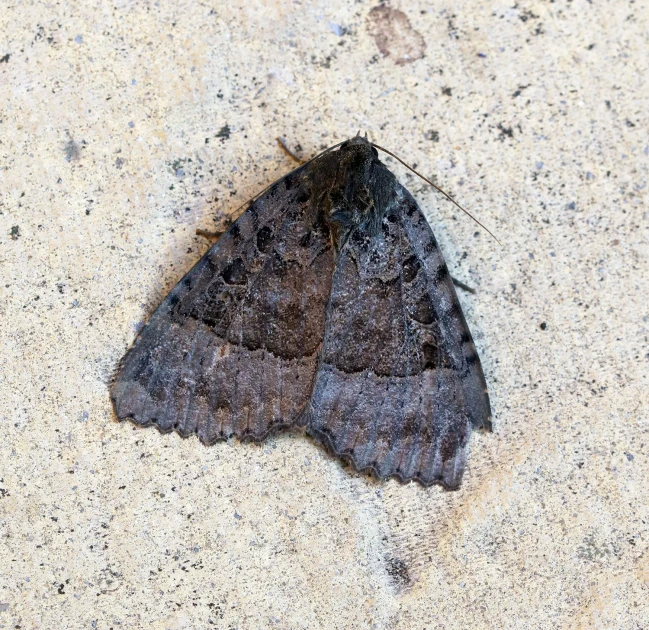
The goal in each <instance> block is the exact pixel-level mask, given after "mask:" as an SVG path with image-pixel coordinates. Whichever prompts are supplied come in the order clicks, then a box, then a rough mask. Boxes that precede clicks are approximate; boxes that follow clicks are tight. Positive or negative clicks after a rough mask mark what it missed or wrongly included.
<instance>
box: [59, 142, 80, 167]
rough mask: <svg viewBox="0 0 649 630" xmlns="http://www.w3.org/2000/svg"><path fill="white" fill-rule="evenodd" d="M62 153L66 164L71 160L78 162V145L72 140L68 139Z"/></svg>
mask: <svg viewBox="0 0 649 630" xmlns="http://www.w3.org/2000/svg"><path fill="white" fill-rule="evenodd" d="M63 151H64V153H65V159H66V160H67V161H68V162H71V161H72V160H78V159H79V156H80V155H81V151H80V150H79V145H78V144H77V143H76V142H75V141H74V140H73V139H72V138H70V141H69V142H68V143H67V144H66V145H65V147H64V148H63Z"/></svg>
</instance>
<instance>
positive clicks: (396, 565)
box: [385, 557, 410, 586]
mask: <svg viewBox="0 0 649 630" xmlns="http://www.w3.org/2000/svg"><path fill="white" fill-rule="evenodd" d="M385 561H386V563H387V571H388V575H389V576H390V577H391V578H392V579H393V580H394V581H395V582H396V583H397V584H398V585H399V586H408V585H409V584H410V573H409V571H408V566H407V565H406V563H405V562H404V561H403V560H400V559H399V558H390V557H387V558H386V559H385Z"/></svg>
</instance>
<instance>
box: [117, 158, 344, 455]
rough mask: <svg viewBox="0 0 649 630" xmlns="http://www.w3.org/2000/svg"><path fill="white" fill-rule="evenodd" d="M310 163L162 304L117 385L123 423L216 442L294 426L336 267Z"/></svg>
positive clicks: (251, 212) (308, 386)
mask: <svg viewBox="0 0 649 630" xmlns="http://www.w3.org/2000/svg"><path fill="white" fill-rule="evenodd" d="M306 169H308V166H307V167H305V168H303V169H299V170H298V171H294V172H293V173H291V174H290V175H288V176H286V177H285V178H283V179H282V180H280V181H279V182H277V184H276V185H274V186H272V187H271V189H270V190H269V191H268V192H267V193H266V194H264V195H263V196H262V197H260V198H259V199H258V200H257V201H255V202H254V203H253V204H252V205H251V206H250V207H249V208H248V209H247V210H246V212H244V214H243V215H242V216H241V217H240V218H239V219H238V220H237V221H236V222H235V223H234V224H233V225H232V226H231V227H230V229H229V230H228V231H227V232H226V233H225V234H224V235H223V236H222V237H221V238H220V239H219V241H218V242H217V243H215V244H214V245H213V246H212V248H211V249H210V250H209V251H208V252H207V253H206V254H205V255H204V256H203V258H202V259H201V260H200V261H199V262H198V263H197V264H196V266H195V267H194V268H193V269H192V270H191V271H190V272H189V273H188V274H187V275H186V276H185V277H184V278H183V279H182V280H181V281H180V282H179V283H178V284H177V285H176V287H175V288H174V289H173V290H172V291H171V293H170V294H169V296H168V297H167V298H166V299H165V301H164V302H163V303H162V304H161V305H160V307H159V308H158V309H157V310H156V312H155V313H154V314H153V316H152V317H151V320H150V321H149V323H148V324H147V326H146V327H145V328H144V329H143V330H142V331H141V333H140V335H139V336H138V338H137V339H136V341H135V343H134V345H133V347H132V349H131V350H130V351H129V353H128V354H127V355H126V357H125V358H124V360H123V363H122V366H121V368H120V370H119V373H118V375H117V378H116V380H115V382H114V384H113V386H112V390H111V397H112V399H113V403H114V406H115V411H116V413H117V416H118V418H120V419H122V418H130V419H132V420H133V421H134V422H135V423H136V424H140V425H149V424H156V425H157V426H158V428H159V429H160V430H161V431H164V432H166V431H171V430H173V429H175V430H176V431H178V433H180V434H181V435H184V436H186V435H189V434H191V433H197V434H198V436H199V438H200V439H201V440H202V441H203V442H205V443H208V444H209V443H212V442H214V441H216V440H219V439H226V438H228V437H229V436H232V435H236V436H238V437H243V438H250V439H254V440H260V439H262V438H263V437H264V436H265V435H266V434H267V433H268V431H269V430H270V429H271V428H274V427H280V426H288V425H291V424H293V423H294V422H295V420H296V418H297V416H298V415H299V414H300V412H301V411H302V409H303V407H304V405H305V403H306V402H307V401H308V400H309V396H310V394H311V390H312V386H313V375H314V372H315V369H316V364H317V355H318V352H319V350H320V346H321V342H322V336H323V331H324V313H325V309H326V304H327V300H328V297H329V293H330V288H331V277H332V272H333V254H332V250H331V245H330V236H329V231H328V228H327V226H326V224H325V223H324V221H322V219H321V216H320V214H319V213H317V212H316V211H315V210H314V206H313V204H311V203H309V199H308V198H309V183H308V179H307V177H306V174H307V173H306Z"/></svg>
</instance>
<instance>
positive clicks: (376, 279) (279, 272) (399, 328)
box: [111, 136, 491, 489]
mask: <svg viewBox="0 0 649 630" xmlns="http://www.w3.org/2000/svg"><path fill="white" fill-rule="evenodd" d="M111 398H112V400H113V404H114V407H115V412H116V414H117V417H118V418H119V419H124V418H129V419H130V420H132V421H133V422H134V423H136V424H138V425H142V426H146V425H152V424H153V425H155V426H157V427H158V429H159V430H160V431H162V432H169V431H172V430H175V431H177V432H178V433H179V434H180V435H182V436H189V435H191V434H192V433H196V434H197V435H198V437H199V438H200V440H201V441H202V442H204V443H205V444H213V443H214V442H217V441H219V440H225V439H228V438H230V437H232V436H236V437H238V438H240V439H249V440H255V441H259V440H263V439H264V437H265V436H266V435H267V434H268V433H269V431H273V430H279V429H281V428H286V427H293V426H304V427H306V431H307V432H308V433H309V434H310V435H312V436H313V437H314V438H315V439H317V440H318V441H320V442H321V443H322V444H324V445H325V447H326V448H327V449H328V450H329V451H331V452H332V453H334V454H335V455H336V456H338V457H340V458H343V459H345V460H348V461H349V462H351V463H352V464H353V466H354V467H355V468H356V469H357V470H359V471H370V472H371V473H373V474H374V475H375V476H376V477H379V478H382V479H383V478H388V477H396V478H398V479H399V480H400V481H403V482H406V481H410V480H416V481H418V482H420V483H421V484H423V485H425V486H428V485H430V484H435V483H437V484H441V485H443V486H444V487H446V488H448V489H455V488H457V487H458V486H459V484H460V481H461V479H462V473H463V471H464V467H465V462H466V451H467V446H468V442H469V436H470V432H471V428H472V427H474V428H484V429H487V430H491V410H490V406H489V397H488V394H487V388H486V384H485V379H484V376H483V373H482V368H481V366H480V359H479V358H478V354H477V352H476V348H475V346H474V344H473V340H472V338H471V333H470V332H469V329H468V327H467V324H466V322H465V320H464V316H463V314H462V310H461V308H460V304H459V302H458V299H457V296H456V294H455V288H454V286H453V280H452V278H451V276H450V275H449V272H448V269H447V267H446V264H445V262H444V259H443V257H442V254H441V252H440V250H439V247H438V245H437V242H436V241H435V237H434V236H433V232H432V230H431V228H430V226H429V225H428V223H427V221H426V219H425V218H424V215H423V214H422V212H421V210H420V209H419V207H418V206H417V203H416V202H415V200H414V199H413V197H412V196H411V195H410V193H409V192H408V191H407V190H406V189H405V188H404V187H403V186H402V185H401V184H399V182H398V181H397V179H396V178H395V176H394V175H393V174H392V173H391V172H390V171H389V170H388V169H387V168H386V167H385V166H384V165H383V163H382V162H381V161H380V160H379V158H378V153H377V151H376V149H375V147H374V146H373V145H372V144H371V143H370V142H368V141H367V140H366V139H364V138H362V137H360V136H357V137H355V138H353V139H351V140H347V141H346V142H344V143H342V144H341V145H339V146H338V147H333V148H332V149H329V150H327V151H325V152H324V153H323V154H321V155H320V156H318V157H316V158H314V159H313V160H311V161H310V162H308V163H306V164H305V165H303V166H301V167H300V168H298V169H296V170H294V171H293V172H291V173H289V174H288V175H286V176H285V177H283V178H282V179H280V180H279V181H277V182H276V183H275V184H273V185H272V186H271V187H270V188H269V189H267V191H265V192H264V193H262V194H261V196H260V197H259V198H258V199H256V200H255V201H253V202H252V203H251V204H250V206H249V207H248V209H247V210H246V211H245V212H244V213H243V214H242V215H241V216H240V217H239V219H238V220H237V221H235V222H234V223H233V224H232V226H231V227H230V228H229V229H228V231H227V232H226V233H225V234H224V235H223V236H221V238H220V239H219V240H218V241H217V242H216V243H215V244H214V245H213V246H212V247H211V248H210V249H209V251H208V252H207V253H206V254H205V255H204V256H203V258H201V260H200V261H199V262H198V263H197V264H196V265H195V266H194V268H193V269H192V270H191V271H190V272H189V273H188V274H187V275H186V276H185V277H184V278H183V279H182V280H181V281H180V282H179V283H178V284H177V285H176V286H175V287H174V289H173V290H172V291H171V293H170V294H169V296H168V297H167V298H166V299H165V300H164V302H162V304H161V305H160V306H159V307H158V309H157V310H156V311H155V313H154V314H153V315H152V317H151V319H150V321H149V323H148V324H147V325H146V326H145V327H144V328H143V329H142V331H141V332H140V334H139V336H138V337H137V339H136V340H135V343H134V344H133V347H132V348H131V350H130V351H129V352H128V353H127V354H126V356H125V357H124V359H123V361H122V364H121V366H120V369H119V372H118V374H117V376H116V379H115V381H114V383H113V385H112V389H111Z"/></svg>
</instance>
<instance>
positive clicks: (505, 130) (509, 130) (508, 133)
mask: <svg viewBox="0 0 649 630" xmlns="http://www.w3.org/2000/svg"><path fill="white" fill-rule="evenodd" d="M498 129H499V130H500V136H498V139H499V140H500V141H503V140H504V139H505V137H508V138H513V137H514V129H513V127H505V126H504V125H503V124H502V123H498Z"/></svg>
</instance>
